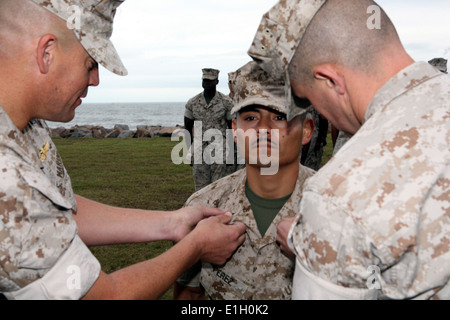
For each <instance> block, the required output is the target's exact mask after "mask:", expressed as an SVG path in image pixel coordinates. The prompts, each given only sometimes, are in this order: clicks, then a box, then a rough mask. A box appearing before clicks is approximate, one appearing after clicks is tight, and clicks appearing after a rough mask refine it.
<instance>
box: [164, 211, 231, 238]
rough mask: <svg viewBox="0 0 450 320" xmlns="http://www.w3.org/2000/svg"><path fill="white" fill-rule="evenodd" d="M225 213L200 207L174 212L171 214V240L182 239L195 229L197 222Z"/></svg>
mask: <svg viewBox="0 0 450 320" xmlns="http://www.w3.org/2000/svg"><path fill="white" fill-rule="evenodd" d="M225 213H227V212H226V211H224V210H221V209H217V208H208V207H202V206H195V207H186V208H182V209H180V210H177V211H175V212H174V213H173V214H172V218H173V219H174V222H173V226H174V235H173V239H172V240H173V241H175V242H178V241H180V240H181V239H183V238H184V237H185V236H186V235H187V234H188V233H190V232H191V231H192V230H193V229H194V228H195V226H196V225H197V224H198V222H199V221H201V220H203V219H205V218H209V217H212V216H219V215H223V214H225ZM230 214H231V213H230Z"/></svg>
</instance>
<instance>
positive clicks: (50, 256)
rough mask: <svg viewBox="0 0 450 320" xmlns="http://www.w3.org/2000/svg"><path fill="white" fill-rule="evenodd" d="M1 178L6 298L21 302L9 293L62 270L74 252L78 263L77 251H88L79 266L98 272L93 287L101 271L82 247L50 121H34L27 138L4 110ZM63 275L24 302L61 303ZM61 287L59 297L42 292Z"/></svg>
mask: <svg viewBox="0 0 450 320" xmlns="http://www.w3.org/2000/svg"><path fill="white" fill-rule="evenodd" d="M0 172H1V174H0V292H3V293H4V294H5V295H7V296H8V298H15V297H17V296H15V295H14V294H13V295H12V296H9V295H8V293H14V292H17V291H18V290H21V289H22V288H25V287H27V286H29V285H31V284H33V283H35V281H37V280H39V279H42V278H44V277H45V275H46V274H48V273H49V271H50V270H51V269H52V268H53V267H54V266H55V265H56V264H59V265H61V264H62V262H61V257H62V256H64V254H65V253H66V252H69V251H70V252H71V255H73V258H71V259H74V260H75V261H76V257H77V256H76V254H75V253H74V250H75V249H78V248H81V249H80V250H81V251H83V255H82V258H83V259H85V261H80V262H79V264H77V265H78V266H79V267H80V268H81V269H83V265H90V266H95V267H94V268H93V269H91V268H90V267H88V269H89V270H90V271H92V272H93V273H92V275H87V274H86V276H87V277H88V278H90V280H89V281H90V285H92V283H93V282H92V281H94V280H93V279H92V277H94V278H96V276H97V275H98V272H99V271H100V270H99V267H98V268H97V274H96V275H95V269H96V267H97V265H98V262H97V261H96V259H95V258H94V257H93V256H92V255H91V254H90V253H86V252H87V251H88V250H87V248H85V247H84V244H81V243H79V242H78V238H77V230H78V229H77V225H76V223H75V221H74V219H73V216H72V210H76V201H75V197H74V193H73V190H72V186H71V181H70V178H69V176H68V174H67V171H66V169H65V168H64V165H63V163H62V160H61V157H60V156H59V154H58V152H57V150H56V146H55V145H54V144H53V142H52V140H51V137H50V135H49V129H48V127H47V125H46V123H45V122H44V121H41V120H33V121H32V122H30V124H29V125H28V126H27V127H26V128H25V129H24V131H23V132H21V131H19V130H18V129H17V128H16V127H15V126H14V124H13V123H12V121H11V120H10V118H9V117H8V115H7V114H6V113H5V111H4V110H3V109H2V108H1V107H0ZM75 239H77V240H76V241H74V240H75ZM74 243H76V247H77V248H75V249H74V248H73V247H74ZM70 248H72V249H70ZM69 249H70V250H69ZM81 251H80V252H81ZM66 260H67V259H66ZM83 270H84V269H83ZM60 272H61V273H62V275H63V276H61V277H58V278H59V279H56V277H55V279H50V280H46V281H45V283H41V284H39V285H38V286H36V287H37V291H39V292H37V291H33V290H36V289H32V290H31V292H30V291H29V292H25V293H26V295H24V292H23V291H22V292H21V293H20V294H18V296H19V297H20V296H22V297H23V296H25V297H27V298H36V299H45V298H61V296H59V294H62V292H66V291H67V290H66V289H67V288H66V283H65V279H67V277H68V275H67V272H66V270H65V269H62V270H60ZM52 274H55V271H53V272H52ZM58 281H59V282H61V283H62V286H63V288H62V289H61V290H59V289H57V290H56V291H58V292H46V290H45V289H42V288H44V287H46V289H47V290H49V287H52V288H53V286H54V285H56V286H57V285H58V284H56V283H57V282H58ZM81 283H83V284H84V281H82V282H81ZM90 285H89V286H88V287H87V288H90ZM87 288H83V289H82V291H81V293H80V292H75V291H73V294H78V296H76V297H75V298H79V297H81V295H82V294H83V293H85V292H86V289H87ZM42 290H43V291H42Z"/></svg>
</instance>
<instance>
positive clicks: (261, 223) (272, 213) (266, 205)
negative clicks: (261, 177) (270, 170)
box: [245, 182, 292, 237]
mask: <svg viewBox="0 0 450 320" xmlns="http://www.w3.org/2000/svg"><path fill="white" fill-rule="evenodd" d="M245 195H246V197H247V199H248V201H249V202H250V204H251V206H252V211H253V215H254V216H255V220H256V224H257V226H258V229H259V232H260V233H261V235H262V236H263V237H264V235H265V234H266V231H267V229H269V227H270V225H271V224H272V222H273V219H275V217H276V216H277V214H278V212H280V210H281V208H283V206H284V205H285V204H286V202H287V201H288V200H289V198H290V197H291V195H292V194H290V195H287V196H286V197H283V198H280V199H266V198H262V197H260V196H258V195H257V194H255V193H254V192H253V191H252V189H250V187H249V186H248V183H247V182H246V183H245Z"/></svg>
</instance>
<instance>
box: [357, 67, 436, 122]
mask: <svg viewBox="0 0 450 320" xmlns="http://www.w3.org/2000/svg"><path fill="white" fill-rule="evenodd" d="M440 75H443V73H442V72H440V71H439V70H437V69H436V68H434V67H433V66H431V65H430V64H429V63H427V62H416V63H413V64H412V65H410V66H408V67H406V68H405V69H403V70H402V71H400V72H399V73H397V74H396V75H395V76H394V77H392V78H391V79H390V80H389V81H388V82H387V83H386V84H385V85H384V86H383V87H381V89H380V90H378V92H377V93H376V94H375V96H374V98H373V99H372V101H371V102H370V104H369V106H368V107H367V110H366V114H365V117H364V118H365V121H367V120H369V118H370V117H371V116H372V115H374V114H375V113H376V112H377V111H379V110H382V109H383V108H384V107H385V106H386V105H388V104H389V103H390V102H391V101H392V100H394V99H395V98H397V97H399V96H401V95H402V94H404V93H405V92H407V91H408V90H410V89H412V88H413V87H415V86H418V85H419V84H421V83H423V82H425V81H428V80H430V79H431V78H434V77H436V76H440Z"/></svg>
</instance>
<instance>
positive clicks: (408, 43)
mask: <svg viewBox="0 0 450 320" xmlns="http://www.w3.org/2000/svg"><path fill="white" fill-rule="evenodd" d="M277 2H278V1H277V0H191V1H186V0H161V1H156V0H151V1H149V0H127V1H125V2H124V3H123V4H122V5H121V6H120V7H119V9H118V12H117V15H116V19H115V24H114V33H113V37H112V40H113V42H114V45H115V46H116V48H117V51H118V52H119V54H120V56H121V58H122V61H123V62H124V64H125V66H126V67H127V69H128V72H129V75H128V76H126V77H120V76H116V75H114V74H112V73H110V72H109V71H107V70H106V69H103V68H101V69H100V79H101V83H100V86H99V87H97V88H90V92H89V95H88V97H87V98H86V99H85V100H84V102H85V103H89V102H185V101H187V100H188V99H189V98H191V97H192V96H194V95H196V94H198V93H199V92H201V91H202V88H201V69H202V68H205V67H208V68H217V69H219V70H220V71H221V73H220V78H219V79H220V83H219V88H218V89H219V90H220V91H222V92H223V93H225V94H228V93H229V90H228V87H227V81H228V73H229V72H232V71H235V70H236V69H238V68H239V67H241V66H242V65H244V64H245V63H247V62H248V61H250V57H249V56H248V55H247V51H248V49H249V47H250V45H251V42H252V40H253V38H254V35H255V33H256V29H257V27H258V26H259V22H260V21H261V18H262V15H263V14H264V13H266V12H267V11H268V10H269V9H270V8H271V7H272V6H273V5H275V4H276V3H277ZM378 4H379V5H380V6H381V7H383V8H384V9H385V10H386V12H387V13H388V15H389V16H390V18H391V19H392V20H393V22H394V24H395V25H396V27H397V30H398V32H399V34H400V37H401V39H402V42H403V43H404V45H405V47H406V49H407V51H408V53H409V54H410V55H411V56H412V58H413V59H415V60H416V61H420V60H421V61H428V60H431V59H432V58H436V57H444V58H446V59H448V60H450V18H449V16H448V15H449V13H450V1H448V0H428V1H425V0H420V1H419V0H409V1H404V0H379V1H378Z"/></svg>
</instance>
